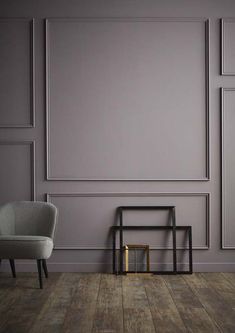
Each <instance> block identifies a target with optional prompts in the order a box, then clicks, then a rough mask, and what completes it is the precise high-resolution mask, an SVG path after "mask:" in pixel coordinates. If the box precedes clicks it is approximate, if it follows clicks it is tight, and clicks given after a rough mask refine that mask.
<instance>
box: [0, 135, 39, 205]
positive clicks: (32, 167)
mask: <svg viewBox="0 0 235 333" xmlns="http://www.w3.org/2000/svg"><path fill="white" fill-rule="evenodd" d="M1 145H4V146H29V147H30V164H31V165H30V171H31V174H30V183H31V201H35V200H36V183H35V141H21V140H15V141H0V146H1Z"/></svg>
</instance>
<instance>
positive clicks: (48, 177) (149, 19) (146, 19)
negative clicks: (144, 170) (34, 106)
mask: <svg viewBox="0 0 235 333" xmlns="http://www.w3.org/2000/svg"><path fill="white" fill-rule="evenodd" d="M50 21H71V22H73V21H78V22H94V21H95V22H107V21H110V22H204V25H205V119H206V120H205V121H206V124H205V131H206V135H205V137H206V139H205V148H206V149H205V150H206V154H205V155H206V156H205V165H206V170H205V177H203V178H196V179H195V178H192V179H190V178H189V179H188V178H182V179H181V178H167V179H164V178H160V179H159V178H154V179H150V178H144V179H142V178H137V179H135V178H101V179H100V178H79V177H53V176H52V175H51V164H50V158H51V156H50V155H51V154H50V84H49V82H50V63H49V54H50V38H49V23H50ZM45 43H46V51H45V63H46V66H45V72H46V74H45V76H46V180H48V181H172V182H175V181H196V182H202V181H209V180H210V173H211V172H210V169H211V166H210V20H209V19H208V18H203V17H201V18H197V17H194V18H191V17H189V18H158V17H131V18H128V17H126V18H125V17H117V18H114V17H103V18H63V17H61V18H58V17H55V18H46V19H45Z"/></svg>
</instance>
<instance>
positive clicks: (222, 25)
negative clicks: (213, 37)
mask: <svg viewBox="0 0 235 333" xmlns="http://www.w3.org/2000/svg"><path fill="white" fill-rule="evenodd" d="M226 22H230V23H231V22H232V23H234V24H235V18H221V19H220V75H224V76H234V75H235V69H234V72H226V71H225V67H226V64H225V62H224V58H225V52H226V49H225V45H224V39H225V23H226Z"/></svg>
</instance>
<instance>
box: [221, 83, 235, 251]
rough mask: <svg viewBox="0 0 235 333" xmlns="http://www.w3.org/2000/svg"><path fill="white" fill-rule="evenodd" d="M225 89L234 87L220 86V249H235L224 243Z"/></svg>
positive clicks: (232, 89) (229, 89) (234, 246)
mask: <svg viewBox="0 0 235 333" xmlns="http://www.w3.org/2000/svg"><path fill="white" fill-rule="evenodd" d="M225 91H233V92H235V88H220V103H221V104H220V109H221V111H220V113H221V115H220V117H221V118H220V119H221V122H220V124H221V125H220V126H221V135H220V140H221V148H220V149H221V161H220V162H221V172H220V183H221V249H222V250H235V245H226V239H225V235H226V211H225V201H226V194H225V186H226V184H225V168H224V163H225V157H224V154H225V152H224V151H225V149H224V133H225V129H224V126H225V123H224V112H225V110H224V109H225V108H224V92H225Z"/></svg>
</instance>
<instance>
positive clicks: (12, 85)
mask: <svg viewBox="0 0 235 333" xmlns="http://www.w3.org/2000/svg"><path fill="white" fill-rule="evenodd" d="M0 31H1V38H0V73H1V80H0V100H1V112H0V127H1V128H8V127H9V128H10V127H12V128H15V127H33V126H34V21H33V20H32V19H17V18H14V19H11V18H9V19H8V18H6V19H0Z"/></svg>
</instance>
